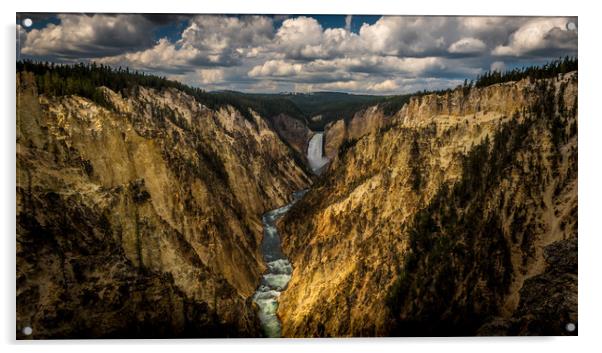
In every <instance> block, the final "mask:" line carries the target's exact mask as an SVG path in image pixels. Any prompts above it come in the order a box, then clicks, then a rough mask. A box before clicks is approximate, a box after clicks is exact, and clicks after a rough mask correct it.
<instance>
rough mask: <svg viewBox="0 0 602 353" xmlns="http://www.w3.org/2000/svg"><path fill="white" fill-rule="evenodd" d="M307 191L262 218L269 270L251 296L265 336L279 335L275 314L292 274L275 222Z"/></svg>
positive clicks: (295, 195) (264, 253)
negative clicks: (257, 310)
mask: <svg viewBox="0 0 602 353" xmlns="http://www.w3.org/2000/svg"><path fill="white" fill-rule="evenodd" d="M306 192H307V190H301V191H297V192H295V193H293V201H291V202H290V203H289V204H287V205H285V206H282V207H280V208H277V209H275V210H271V211H269V212H266V213H265V214H264V215H263V217H262V222H263V241H262V243H261V250H262V252H263V258H264V260H265V262H266V264H267V266H268V269H267V270H266V272H265V273H264V274H263V276H262V277H261V284H260V285H259V288H258V289H257V291H256V292H255V294H254V295H253V301H254V302H255V303H256V304H257V306H258V307H259V320H260V321H261V328H262V330H263V333H264V335H265V336H266V337H280V336H281V333H282V327H281V324H280V319H278V315H277V311H278V297H280V293H282V291H284V290H285V289H286V286H287V284H288V281H290V279H291V274H292V273H293V267H292V265H291V263H290V262H289V261H288V259H287V258H286V256H284V253H283V252H282V247H281V245H280V235H279V234H278V229H277V228H276V221H277V220H278V219H279V218H280V217H282V216H283V215H284V214H285V213H286V212H288V210H290V209H291V207H293V205H294V204H295V202H297V201H299V200H300V199H301V198H302V197H303V195H305V193H306Z"/></svg>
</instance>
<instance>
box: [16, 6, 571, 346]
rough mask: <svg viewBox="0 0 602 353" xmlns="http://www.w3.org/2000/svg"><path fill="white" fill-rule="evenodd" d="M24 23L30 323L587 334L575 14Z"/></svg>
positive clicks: (20, 275)
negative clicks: (581, 325) (582, 319)
mask: <svg viewBox="0 0 602 353" xmlns="http://www.w3.org/2000/svg"><path fill="white" fill-rule="evenodd" d="M16 26H17V54H18V55H17V60H18V61H17V63H16V70H17V82H16V85H17V117H16V118H17V156H16V160H17V184H16V195H17V204H16V214H17V222H16V224H17V232H16V237H17V254H16V259H17V267H16V268H17V276H16V277H17V283H16V286H17V289H16V290H17V298H16V300H17V313H16V335H17V338H18V339H57V338H68V339H80V338H178V337H192V338H202V337H348V336H362V337H366V336H368V337H379V336H472V335H576V334H577V328H578V325H577V324H578V320H577V59H576V57H577V31H578V28H577V27H578V21H577V18H574V17H462V16H459V17H427V16H423V17H406V16H362V15H354V16H339V15H330V16H324V15H319V16H318V15H282V16H276V15H176V14H72V13H69V14H59V13H19V14H17V21H16Z"/></svg>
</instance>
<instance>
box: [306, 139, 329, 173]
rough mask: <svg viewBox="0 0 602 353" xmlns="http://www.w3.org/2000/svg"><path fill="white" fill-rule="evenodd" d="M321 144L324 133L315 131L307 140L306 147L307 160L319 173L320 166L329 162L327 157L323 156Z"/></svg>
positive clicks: (322, 143) (315, 171)
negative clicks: (307, 144)
mask: <svg viewBox="0 0 602 353" xmlns="http://www.w3.org/2000/svg"><path fill="white" fill-rule="evenodd" d="M323 145H324V133H323V132H316V133H315V134H314V135H313V136H312V137H311V140H309V146H308V147H307V160H308V161H309V166H310V167H311V169H312V170H313V172H314V173H316V174H320V171H321V169H322V167H324V165H326V163H328V162H329V160H328V158H326V157H324V151H323Z"/></svg>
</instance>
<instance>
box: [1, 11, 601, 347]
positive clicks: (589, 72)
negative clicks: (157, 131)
mask: <svg viewBox="0 0 602 353" xmlns="http://www.w3.org/2000/svg"><path fill="white" fill-rule="evenodd" d="M592 3H594V2H593V1H592V2H589V4H585V2H582V3H577V2H576V1H567V0H564V1H557V0H548V1H525V0H504V1H482V0H481V1H458V0H451V1H444V0H442V1H424V0H419V1H403V2H402V1H394V0H390V1H387V0H364V1H350V0H347V1H345V0H304V1H300V0H296V1H294V0H289V1H285V0H280V1H278V0H237V1H230V0H219V1H202V0H196V1H195V0H180V1H178V2H175V1H160V2H155V3H150V2H149V1H148V0H130V1H125V0H101V1H89V2H78V3H74V2H73V1H68V0H53V1H52V2H48V1H47V0H46V1H44V0H28V1H20V2H16V1H11V0H8V1H7V0H4V1H2V12H1V13H2V18H3V26H2V35H1V38H2V43H3V54H2V55H0V56H1V60H2V62H3V63H2V64H3V65H2V66H1V67H2V70H3V75H2V76H1V77H3V78H4V79H3V80H2V85H1V88H0V89H1V93H0V98H1V99H2V104H1V105H0V106H1V107H2V109H3V114H2V115H1V118H0V121H1V123H2V126H0V131H1V132H2V138H1V139H0V143H1V144H2V154H1V158H2V159H1V161H0V165H1V166H3V170H4V171H5V172H3V173H2V174H1V175H2V189H1V190H3V197H2V203H1V207H2V208H1V210H0V214H1V215H2V217H3V220H2V223H1V224H2V228H0V229H3V230H4V232H3V234H2V240H3V242H4V243H3V244H2V246H1V247H0V248H1V249H2V251H3V252H4V254H3V255H4V256H2V260H0V263H1V264H2V265H3V266H2V274H3V275H4V276H3V277H2V281H1V283H0V285H1V287H2V288H1V290H0V296H1V301H0V305H2V306H1V308H2V309H1V310H0V313H2V315H1V318H0V335H1V337H2V339H1V343H2V344H3V345H5V347H4V348H5V350H4V351H10V352H33V351H36V352H39V351H43V352H81V351H82V350H85V351H87V352H90V353H95V352H103V353H106V351H107V350H110V351H112V352H121V351H132V350H134V349H143V350H144V351H145V353H146V352H149V353H150V352H165V351H178V352H204V351H215V350H220V351H224V350H225V351H244V352H245V353H246V352H262V353H265V352H268V351H272V352H286V353H292V352H307V351H308V350H317V351H321V350H328V351H332V352H370V351H375V350H377V351H379V352H381V351H382V352H399V351H401V350H403V351H406V352H418V351H419V352H430V351H433V352H444V353H448V352H462V353H466V352H479V353H483V352H487V353H490V352H504V353H508V352H514V351H517V350H518V351H526V350H530V351H533V350H540V351H542V352H544V351H545V353H549V352H563V353H567V352H571V351H592V350H595V349H596V348H598V349H599V348H600V347H602V344H600V342H599V341H598V335H600V334H599V332H598V331H599V330H598V328H599V327H601V325H600V322H599V320H600V317H601V314H602V313H601V312H600V301H601V300H602V293H601V290H600V288H601V284H600V280H599V278H600V277H602V276H600V274H599V271H600V269H602V266H601V265H602V264H601V263H600V258H602V256H601V252H602V242H601V240H600V239H602V232H601V231H600V230H601V229H602V228H601V226H600V224H599V223H598V222H597V221H598V220H599V219H602V217H600V216H599V213H600V211H599V209H600V205H602V193H601V192H600V191H601V188H600V184H601V183H602V178H601V174H600V161H601V160H602V146H601V144H600V141H602V136H601V135H602V129H601V126H602V125H601V124H602V123H601V122H602V113H601V112H600V111H601V110H602V104H597V103H598V102H599V101H600V98H599V92H600V91H602V90H601V89H600V86H601V85H602V78H601V77H600V71H602V70H601V66H602V65H601V64H600V63H599V62H600V57H601V56H600V49H599V43H600V36H599V34H600V33H602V30H601V29H600V23H601V22H600V20H599V17H600V14H602V12H601V11H599V9H597V8H595V6H594V5H592ZM17 11H22V12H27V11H38V12H135V13H141V12H154V13H161V12H177V13H273V14H283V13H293V14H302V13H303V14H332V13H337V14H418V15H536V16H579V66H580V67H579V68H580V70H579V116H580V117H581V118H580V119H579V190H580V192H579V238H580V241H579V260H580V261H579V337H561V338H504V337H500V338H454V339H452V338H420V339H419V338H400V339H337V340H330V339H314V340H308V339H304V340H275V341H274V340H271V341H267V340H175V341H170V340H159V341H153V340H144V341H69V342H65V341H51V342H43V343H42V342H33V343H30V342H25V343H23V342H16V341H14V334H15V331H14V325H15V312H14V310H15V263H14V261H15V235H14V234H15V187H14V185H15V93H14V92H15V71H14V65H15V64H14V62H15V61H14V60H15V12H17Z"/></svg>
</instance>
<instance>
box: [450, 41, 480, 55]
mask: <svg viewBox="0 0 602 353" xmlns="http://www.w3.org/2000/svg"><path fill="white" fill-rule="evenodd" d="M486 48H487V45H486V44H485V43H484V42H483V41H482V40H480V39H478V38H472V37H468V38H462V39H460V40H459V41H457V42H454V43H453V44H452V45H450V46H449V49H448V51H449V52H450V53H453V54H478V53H481V52H483V51H484V50H485V49H486Z"/></svg>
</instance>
